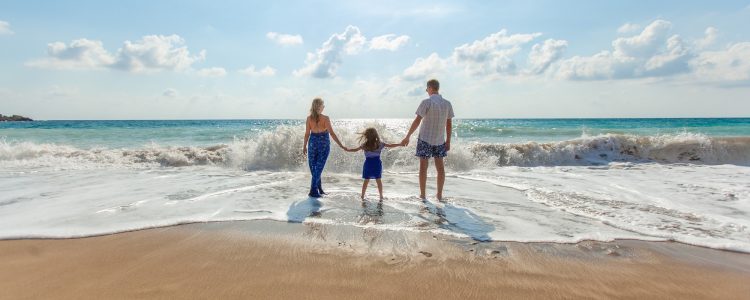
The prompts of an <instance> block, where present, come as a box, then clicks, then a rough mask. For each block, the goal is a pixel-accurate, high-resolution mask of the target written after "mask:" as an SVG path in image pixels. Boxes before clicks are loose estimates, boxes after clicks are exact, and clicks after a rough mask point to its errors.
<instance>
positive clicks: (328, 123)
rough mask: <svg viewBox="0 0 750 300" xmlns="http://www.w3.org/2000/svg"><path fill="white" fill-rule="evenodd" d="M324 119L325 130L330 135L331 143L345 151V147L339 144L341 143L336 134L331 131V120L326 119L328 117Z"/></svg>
mask: <svg viewBox="0 0 750 300" xmlns="http://www.w3.org/2000/svg"><path fill="white" fill-rule="evenodd" d="M325 118H326V120H325V121H326V129H328V133H330V134H331V138H332V139H333V141H334V142H336V144H337V145H339V147H341V149H346V147H344V145H343V144H341V141H339V137H338V136H336V132H334V131H333V125H331V119H330V118H328V117H325Z"/></svg>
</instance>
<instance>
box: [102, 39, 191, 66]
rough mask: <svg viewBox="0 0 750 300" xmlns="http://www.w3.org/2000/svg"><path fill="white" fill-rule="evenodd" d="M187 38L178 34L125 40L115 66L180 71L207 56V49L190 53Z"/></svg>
mask: <svg viewBox="0 0 750 300" xmlns="http://www.w3.org/2000/svg"><path fill="white" fill-rule="evenodd" d="M184 44H185V40H184V39H182V38H181V37H180V36H178V35H174V34H173V35H169V36H164V35H147V36H144V37H143V38H142V39H141V40H139V41H136V42H131V41H125V44H124V45H123V47H122V48H120V50H119V51H118V52H117V63H115V64H114V67H115V68H118V69H123V70H127V71H133V72H140V71H158V70H172V71H180V70H184V69H187V68H188V67H190V66H191V65H192V64H193V63H194V62H198V61H202V60H204V59H205V58H206V52H205V50H203V51H201V52H200V54H198V55H197V56H193V55H190V51H188V49H187V47H185V46H182V45H184Z"/></svg>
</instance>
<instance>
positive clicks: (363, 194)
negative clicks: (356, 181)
mask: <svg viewBox="0 0 750 300" xmlns="http://www.w3.org/2000/svg"><path fill="white" fill-rule="evenodd" d="M369 183H370V179H365V181H364V182H362V195H361V196H360V198H362V200H364V199H365V192H367V184H369Z"/></svg>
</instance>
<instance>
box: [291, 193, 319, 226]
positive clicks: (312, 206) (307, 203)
mask: <svg viewBox="0 0 750 300" xmlns="http://www.w3.org/2000/svg"><path fill="white" fill-rule="evenodd" d="M322 206H323V203H321V202H320V200H318V199H317V198H313V197H309V198H307V199H305V200H300V201H296V202H294V203H292V205H290V206H289V210H288V211H287V212H286V217H287V220H288V222H289V223H302V222H304V221H305V219H307V218H308V217H319V216H320V214H321V213H320V208H321V207H322Z"/></svg>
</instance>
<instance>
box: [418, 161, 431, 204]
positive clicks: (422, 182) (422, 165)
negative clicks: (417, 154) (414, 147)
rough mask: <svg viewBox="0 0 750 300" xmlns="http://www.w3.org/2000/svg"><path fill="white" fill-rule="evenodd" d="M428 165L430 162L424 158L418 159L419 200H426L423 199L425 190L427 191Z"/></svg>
mask: <svg viewBox="0 0 750 300" xmlns="http://www.w3.org/2000/svg"><path fill="white" fill-rule="evenodd" d="M429 165H430V161H429V160H428V159H426V158H420V159H419V198H420V199H427V197H425V194H426V193H425V190H426V189H427V167H428V166H429Z"/></svg>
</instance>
